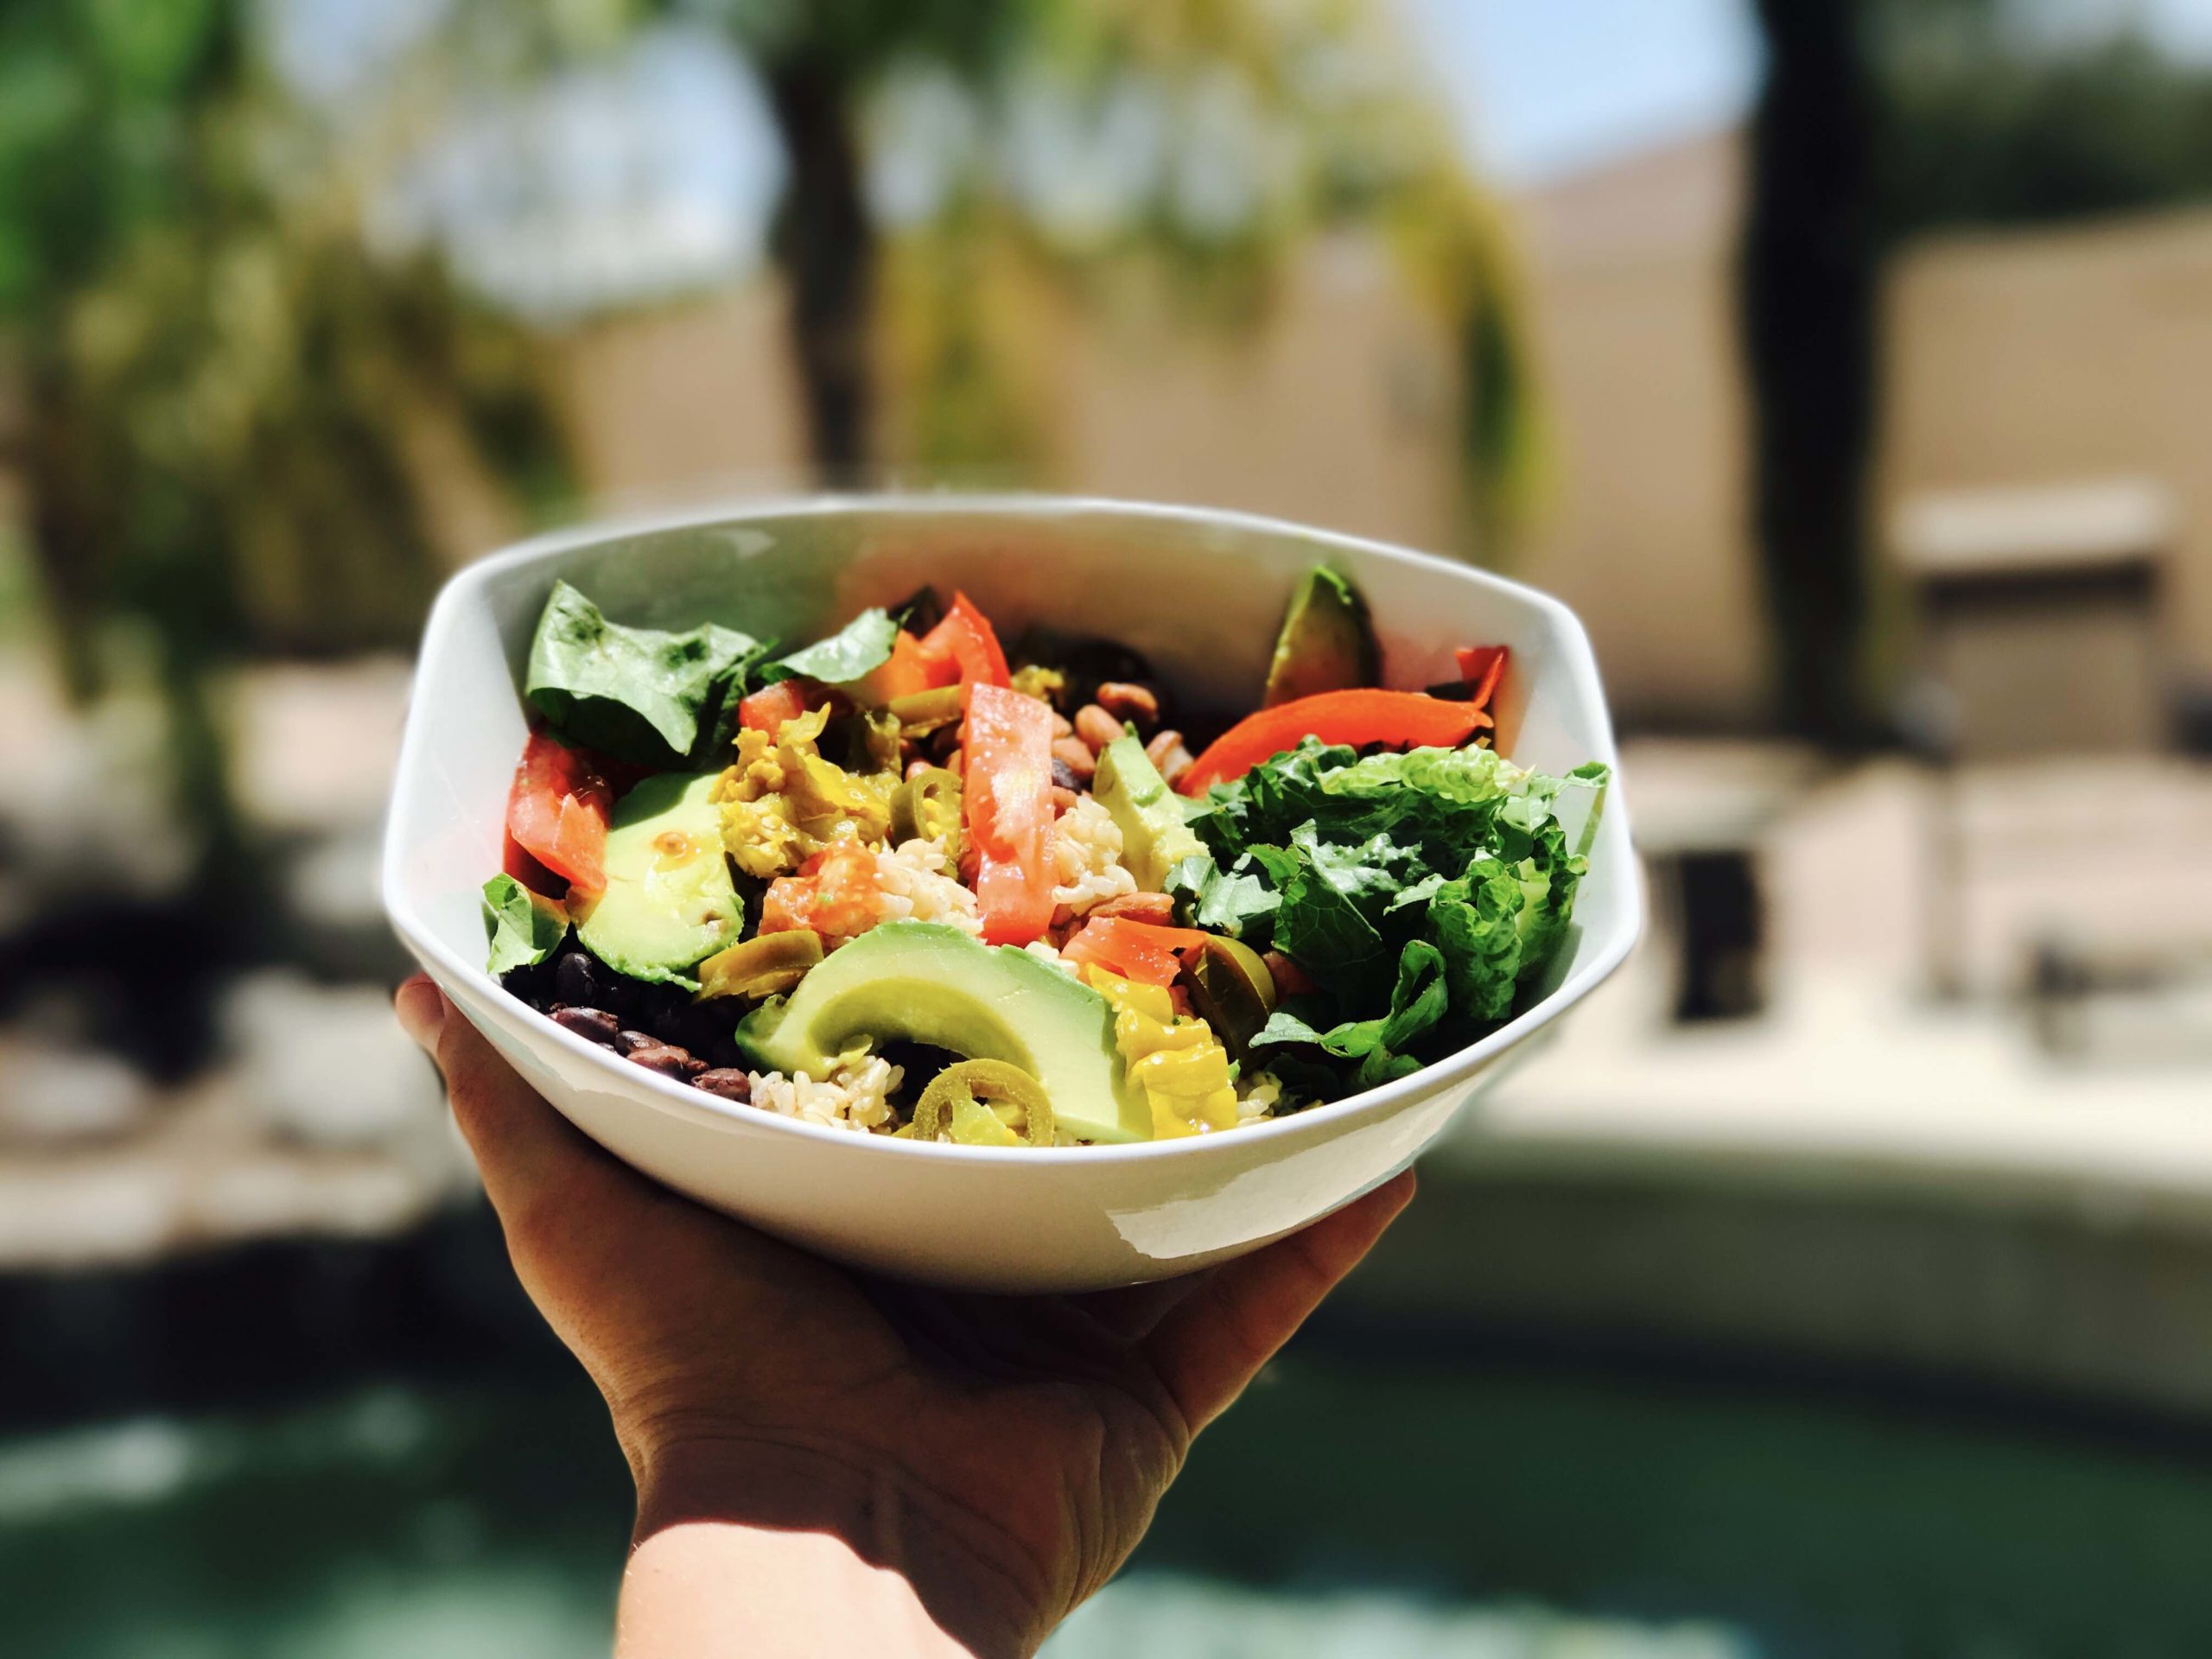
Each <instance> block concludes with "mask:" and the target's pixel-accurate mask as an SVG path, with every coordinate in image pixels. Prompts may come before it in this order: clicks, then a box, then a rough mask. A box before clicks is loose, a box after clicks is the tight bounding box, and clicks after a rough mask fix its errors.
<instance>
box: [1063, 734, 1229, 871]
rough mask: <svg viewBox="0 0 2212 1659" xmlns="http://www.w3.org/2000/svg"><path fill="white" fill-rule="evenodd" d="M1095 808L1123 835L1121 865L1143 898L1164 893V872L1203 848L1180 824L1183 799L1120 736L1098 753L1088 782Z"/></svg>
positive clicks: (1137, 746)
mask: <svg viewBox="0 0 2212 1659" xmlns="http://www.w3.org/2000/svg"><path fill="white" fill-rule="evenodd" d="M1090 788H1091V792H1092V793H1093V794H1094V795H1096V797H1097V798H1098V804H1100V805H1101V806H1103V807H1104V808H1105V809H1106V810H1107V811H1108V812H1109V813H1110V814H1111V815H1112V816H1113V819H1114V822H1115V823H1116V824H1117V825H1119V826H1120V828H1121V831H1122V862H1124V863H1125V864H1127V865H1128V867H1129V873H1130V874H1132V875H1134V876H1135V877H1136V879H1137V885H1138V886H1139V887H1142V888H1143V889H1144V890H1145V891H1146V892H1147V893H1164V892H1166V889H1167V873H1168V871H1170V870H1172V869H1173V868H1175V867H1176V865H1178V864H1179V863H1181V862H1182V861H1184V860H1185V859H1186V858H1192V857H1203V856H1204V855H1205V846H1204V845H1203V844H1202V843H1201V842H1199V840H1198V836H1195V835H1194V834H1192V831H1191V827H1190V825H1188V824H1187V823H1184V821H1183V798H1182V797H1181V796H1179V795H1178V794H1177V793H1176V792H1175V791H1173V790H1172V789H1170V788H1168V787H1167V780H1166V779H1164V778H1162V777H1161V776H1160V768H1159V767H1157V766H1154V765H1153V764H1152V762H1151V760H1149V759H1147V757H1146V754H1145V752H1144V745H1143V744H1141V743H1140V742H1138V741H1137V740H1136V737H1135V734H1133V733H1129V732H1124V733H1122V735H1121V736H1119V737H1117V738H1116V739H1115V740H1114V741H1112V742H1111V743H1109V744H1108V745H1107V746H1106V747H1104V748H1103V749H1102V750H1101V751H1100V752H1099V755H1098V775H1097V776H1096V778H1095V779H1093V780H1092V782H1091V785H1090Z"/></svg>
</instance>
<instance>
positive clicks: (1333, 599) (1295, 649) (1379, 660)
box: [1260, 564, 1383, 709]
mask: <svg viewBox="0 0 2212 1659" xmlns="http://www.w3.org/2000/svg"><path fill="white" fill-rule="evenodd" d="M1382 676H1383V653H1382V651H1381V649H1380V648H1379V647H1378V646H1377V645H1376V643H1375V628H1374V625H1373V624H1372V623H1370V621H1369V620H1368V617H1367V601H1365V600H1363V599H1362V598H1361V597H1360V596H1359V590H1358V589H1357V588H1354V587H1353V586H1352V585H1351V582H1350V581H1349V580H1348V579H1347V578H1346V577H1344V575H1341V574H1340V573H1338V572H1337V571H1335V570H1332V569H1330V568H1329V567H1328V566H1327V565H1325V564H1317V565H1315V566H1314V567H1313V569H1311V570H1308V571H1307V572H1306V575H1305V576H1304V577H1303V578H1302V579H1301V580H1300V582H1299V584H1298V588H1297V590H1296V591H1295V592H1294V593H1293V594H1291V596H1290V608H1289V610H1288V611H1287V612H1286V613H1284V615H1283V619H1282V632H1281V633H1280V634H1278V635H1276V636H1275V654H1274V661H1273V662H1271V663H1270V664H1268V689H1267V692H1266V695H1265V696H1262V698H1261V699H1260V706H1261V707H1262V709H1272V708H1274V706H1275V705H1276V704H1277V703H1280V702H1292V701H1294V700H1295V699H1297V698H1299V697H1311V696H1318V695H1319V693H1321V692H1324V691H1347V690H1353V689H1355V688H1357V687H1359V686H1365V685H1375V684H1377V683H1380V681H1381V679H1382Z"/></svg>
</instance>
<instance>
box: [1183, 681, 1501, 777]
mask: <svg viewBox="0 0 2212 1659" xmlns="http://www.w3.org/2000/svg"><path fill="white" fill-rule="evenodd" d="M1490 723H1491V718H1490V716H1489V715H1486V714H1484V712H1483V711H1482V710H1481V709H1478V708H1476V707H1475V706H1474V704H1472V703H1471V702H1447V701H1446V700H1445V699H1444V698H1442V697H1432V696H1428V695H1427V693H1425V692H1421V691H1376V690H1352V691H1323V692H1320V693H1319V694H1318V695H1316V696H1310V697H1300V698H1298V699H1297V700H1296V701H1294V702H1283V703H1278V704H1276V705H1275V706H1274V708H1272V709H1262V710H1261V711H1260V712H1259V713H1258V714H1256V715H1249V716H1248V717H1247V718H1245V719H1243V720H1240V721H1237V722H1236V724H1235V725H1234V726H1232V727H1230V728H1229V729H1228V730H1227V731H1225V732H1224V733H1223V734H1221V736H1220V737H1219V738H1218V739H1217V740H1216V741H1214V742H1213V743H1212V744H1211V745H1210V746H1208V747H1207V749H1206V752H1205V753H1204V754H1201V755H1200V756H1199V757H1198V759H1197V760H1195V761H1193V762H1192V764H1191V769H1190V770H1189V771H1188V772H1185V773H1184V774H1183V776H1182V779H1181V780H1180V781H1179V783H1178V784H1177V785H1176V787H1177V788H1178V789H1179V790H1181V791H1183V793H1185V795H1203V794H1205V792H1206V791H1207V790H1208V789H1209V788H1211V786H1212V785H1215V784H1218V783H1225V782H1226V781H1228V780H1229V779H1232V778H1242V777H1243V775H1244V774H1245V773H1246V772H1249V771H1250V770H1251V769H1252V768H1253V767H1254V766H1258V765H1259V764H1260V762H1262V760H1269V759H1271V758H1273V757H1274V756H1275V755H1278V754H1282V753H1287V752H1288V751H1289V750H1292V749H1294V748H1296V747H1298V743H1299V740H1300V738H1305V737H1318V738H1319V739H1320V740H1321V741H1323V742H1324V743H1345V744H1350V745H1351V747H1354V748H1359V747H1364V746H1366V745H1367V744H1370V743H1392V744H1397V745H1400V746H1402V747H1408V748H1427V747H1439V748H1451V747H1457V746H1458V745H1459V744H1461V743H1464V742H1465V741H1467V740H1468V739H1469V738H1471V737H1472V736H1473V735H1474V734H1476V733H1477V732H1479V731H1481V730H1483V729H1484V728H1486V727H1488V726H1489V725H1490Z"/></svg>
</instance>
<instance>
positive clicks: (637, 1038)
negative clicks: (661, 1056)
mask: <svg viewBox="0 0 2212 1659" xmlns="http://www.w3.org/2000/svg"><path fill="white" fill-rule="evenodd" d="M664 1046H665V1045H664V1044H663V1043H662V1041H661V1039H659V1038H658V1037H656V1036H654V1035H653V1034H652V1033H651V1032H649V1031H638V1030H635V1029H633V1028H632V1027H624V1028H623V1029H622V1030H620V1031H619V1032H617V1033H615V1034H614V1051H615V1052H616V1053H618V1054H634V1053H636V1052H638V1051H639V1049H641V1048H661V1047H664Z"/></svg>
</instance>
